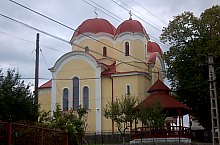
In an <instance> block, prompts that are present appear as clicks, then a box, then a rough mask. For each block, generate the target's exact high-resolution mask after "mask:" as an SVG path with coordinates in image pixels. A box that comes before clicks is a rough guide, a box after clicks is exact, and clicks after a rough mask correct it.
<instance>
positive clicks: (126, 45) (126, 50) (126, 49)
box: [125, 42, 130, 56]
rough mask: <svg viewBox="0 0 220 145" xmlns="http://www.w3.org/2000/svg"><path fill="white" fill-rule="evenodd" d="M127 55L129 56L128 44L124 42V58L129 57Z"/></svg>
mask: <svg viewBox="0 0 220 145" xmlns="http://www.w3.org/2000/svg"><path fill="white" fill-rule="evenodd" d="M129 55H130V46H129V42H125V56H129Z"/></svg>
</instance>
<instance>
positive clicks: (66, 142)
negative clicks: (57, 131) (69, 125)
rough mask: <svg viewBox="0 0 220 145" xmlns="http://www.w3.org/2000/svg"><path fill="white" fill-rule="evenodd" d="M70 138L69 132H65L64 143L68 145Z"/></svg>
mask: <svg viewBox="0 0 220 145" xmlns="http://www.w3.org/2000/svg"><path fill="white" fill-rule="evenodd" d="M68 139H69V138H68V133H65V134H64V145H68V141H69V140H68Z"/></svg>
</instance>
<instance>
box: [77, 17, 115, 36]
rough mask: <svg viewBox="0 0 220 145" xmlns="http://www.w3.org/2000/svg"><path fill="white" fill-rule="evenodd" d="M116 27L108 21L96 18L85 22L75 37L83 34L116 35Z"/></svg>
mask: <svg viewBox="0 0 220 145" xmlns="http://www.w3.org/2000/svg"><path fill="white" fill-rule="evenodd" d="M115 31H116V29H115V27H114V26H113V25H112V24H111V23H110V22H109V21H107V20H105V19H101V18H94V19H88V20H85V21H84V22H83V23H82V24H81V25H80V26H79V27H78V28H77V29H76V31H75V33H74V34H73V37H77V36H78V35H80V34H83V33H94V34H97V33H108V34H111V35H113V36H114V35H115Z"/></svg>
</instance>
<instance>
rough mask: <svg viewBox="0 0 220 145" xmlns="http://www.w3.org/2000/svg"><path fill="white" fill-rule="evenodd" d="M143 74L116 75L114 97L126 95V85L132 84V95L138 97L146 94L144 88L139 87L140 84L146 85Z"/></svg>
mask: <svg viewBox="0 0 220 145" xmlns="http://www.w3.org/2000/svg"><path fill="white" fill-rule="evenodd" d="M141 79H143V76H141V75H134V76H121V77H115V79H114V87H113V88H114V99H115V98H119V99H120V98H122V97H124V96H125V95H126V85H130V93H131V94H130V96H135V97H137V98H138V100H139V98H143V97H144V96H145V94H144V93H143V90H140V89H138V87H140V86H143V87H144V86H146V84H145V83H147V82H145V81H144V80H143V81H141Z"/></svg>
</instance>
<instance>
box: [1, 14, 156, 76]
mask: <svg viewBox="0 0 220 145" xmlns="http://www.w3.org/2000/svg"><path fill="white" fill-rule="evenodd" d="M0 16H3V17H5V18H8V19H9V20H12V21H14V22H17V23H19V24H22V25H24V26H28V28H29V29H33V30H36V31H40V32H41V33H44V34H46V35H48V36H50V37H53V38H55V39H58V40H61V41H63V39H62V38H59V37H57V36H55V35H52V34H49V33H47V32H44V31H42V30H40V29H37V28H35V27H33V26H30V25H28V24H25V23H23V22H21V21H18V20H15V19H13V18H10V17H8V16H5V15H3V14H0ZM63 42H66V43H70V42H69V41H66V40H64V41H63ZM72 45H75V46H76V47H79V48H81V49H83V50H85V48H84V47H82V46H80V45H78V44H74V43H73V44H72ZM90 52H93V53H95V54H98V55H100V56H102V54H101V53H99V52H97V51H94V50H90ZM107 58H110V59H113V60H116V61H118V62H120V63H123V64H126V65H129V66H133V67H136V68H139V69H142V70H144V71H147V69H144V68H142V67H138V66H136V65H132V64H130V63H125V62H123V61H121V60H119V59H116V58H113V57H108V56H107ZM142 62H143V61H142ZM144 64H146V63H145V62H144ZM146 65H147V64H146ZM158 69H160V68H158ZM151 73H154V72H151ZM155 73H158V72H155Z"/></svg>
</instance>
